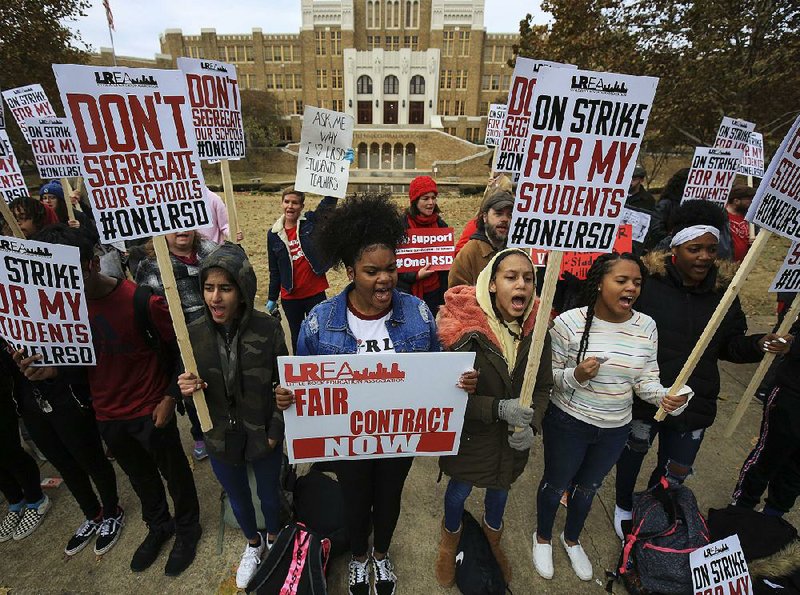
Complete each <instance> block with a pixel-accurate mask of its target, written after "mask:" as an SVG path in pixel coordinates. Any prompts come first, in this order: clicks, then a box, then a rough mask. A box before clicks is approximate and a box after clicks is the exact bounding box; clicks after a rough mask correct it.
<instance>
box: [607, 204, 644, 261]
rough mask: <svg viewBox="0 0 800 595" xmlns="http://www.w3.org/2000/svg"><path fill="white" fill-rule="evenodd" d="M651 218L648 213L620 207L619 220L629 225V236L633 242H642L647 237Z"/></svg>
mask: <svg viewBox="0 0 800 595" xmlns="http://www.w3.org/2000/svg"><path fill="white" fill-rule="evenodd" d="M651 220H652V215H650V213H645V212H644V211H637V210H636V209H629V208H627V207H625V208H624V209H622V219H620V221H621V222H622V224H628V225H630V226H631V236H632V238H633V241H634V242H639V243H640V244H641V243H643V242H644V240H645V238H646V237H647V232H648V231H650V221H651ZM615 250H616V246H615Z"/></svg>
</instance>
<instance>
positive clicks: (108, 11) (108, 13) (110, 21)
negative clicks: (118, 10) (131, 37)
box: [103, 0, 116, 31]
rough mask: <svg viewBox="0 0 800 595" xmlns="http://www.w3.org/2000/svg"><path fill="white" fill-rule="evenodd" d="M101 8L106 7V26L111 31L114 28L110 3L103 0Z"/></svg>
mask: <svg viewBox="0 0 800 595" xmlns="http://www.w3.org/2000/svg"><path fill="white" fill-rule="evenodd" d="M103 8H105V9H106V20H108V27H109V28H110V29H111V30H112V31H116V29H115V28H114V15H113V14H111V5H110V4H109V3H108V0H103Z"/></svg>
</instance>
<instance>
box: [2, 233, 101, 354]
mask: <svg viewBox="0 0 800 595" xmlns="http://www.w3.org/2000/svg"><path fill="white" fill-rule="evenodd" d="M0 336H2V338H3V339H5V340H6V341H7V342H8V343H9V345H11V346H12V347H13V348H14V349H15V350H17V349H24V350H25V351H26V352H27V354H28V355H36V354H40V355H41V356H42V359H41V360H39V361H38V362H37V363H36V364H35V365H42V366H86V365H94V363H95V357H94V347H93V345H92V330H91V328H90V326H89V314H88V311H87V309H86V301H85V299H84V292H83V275H82V274H81V262H80V254H79V251H78V248H75V247H74V246H61V245H56V244H45V243H43V242H34V241H32V240H23V239H12V238H0Z"/></svg>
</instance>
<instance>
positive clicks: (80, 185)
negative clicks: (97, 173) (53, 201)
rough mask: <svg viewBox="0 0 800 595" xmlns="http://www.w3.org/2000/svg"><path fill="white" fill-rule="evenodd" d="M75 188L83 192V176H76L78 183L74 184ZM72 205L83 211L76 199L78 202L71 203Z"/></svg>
mask: <svg viewBox="0 0 800 595" xmlns="http://www.w3.org/2000/svg"><path fill="white" fill-rule="evenodd" d="M75 189H76V190H77V191H78V192H83V178H81V177H78V183H77V184H76V185H75ZM73 207H74V209H75V210H76V211H80V212H81V213H83V208H82V207H81V203H80V201H78V204H76V205H73Z"/></svg>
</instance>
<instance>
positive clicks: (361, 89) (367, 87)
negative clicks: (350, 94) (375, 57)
mask: <svg viewBox="0 0 800 595" xmlns="http://www.w3.org/2000/svg"><path fill="white" fill-rule="evenodd" d="M356 93H358V94H359V95H369V94H371V93H372V79H371V78H370V77H368V76H367V75H366V74H362V75H361V76H360V77H358V80H357V81H356Z"/></svg>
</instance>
